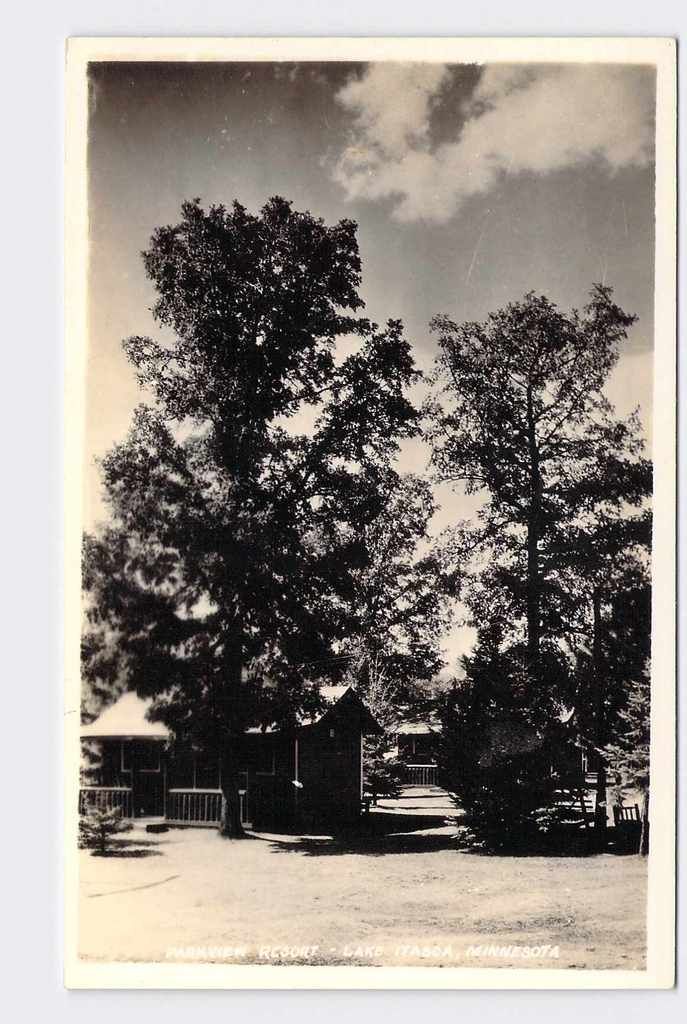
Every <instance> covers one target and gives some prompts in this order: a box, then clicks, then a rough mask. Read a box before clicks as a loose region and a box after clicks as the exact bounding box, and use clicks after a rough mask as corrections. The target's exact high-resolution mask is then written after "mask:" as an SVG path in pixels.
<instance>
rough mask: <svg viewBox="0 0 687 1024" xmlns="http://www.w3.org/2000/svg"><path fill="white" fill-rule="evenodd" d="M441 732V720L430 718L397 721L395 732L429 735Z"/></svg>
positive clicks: (400, 734)
mask: <svg viewBox="0 0 687 1024" xmlns="http://www.w3.org/2000/svg"><path fill="white" fill-rule="evenodd" d="M439 732H441V722H439V721H438V720H436V719H430V720H428V721H425V722H399V724H398V725H397V726H396V733H397V735H399V736H431V735H434V734H435V733H439Z"/></svg>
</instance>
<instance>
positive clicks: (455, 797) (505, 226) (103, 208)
mask: <svg viewBox="0 0 687 1024" xmlns="http://www.w3.org/2000/svg"><path fill="white" fill-rule="evenodd" d="M184 47H185V49H184ZM68 56H69V60H68V92H69V99H70V104H69V107H68V165H67V189H68V250H67V261H68V268H69V271H68V295H67V321H68V325H67V330H68V340H69V346H70V353H71V354H70V357H69V360H68V367H67V370H68V375H67V381H68V383H67V388H68V390H67V404H68V408H69V413H70V415H71V416H73V421H72V428H71V432H70V439H69V442H68V443H69V445H70V446H71V447H69V448H68V470H69V474H70V479H69V481H68V485H69V487H70V502H71V508H72V509H73V517H71V527H70V528H71V530H72V535H73V541H72V547H71V548H69V547H68V556H67V565H68V571H69V573H70V577H69V578H70V581H71V582H70V583H69V584H68V588H67V601H68V605H69V608H70V614H69V616H68V623H67V665H68V669H67V695H66V702H67V710H68V711H69V712H71V713H70V714H68V715H67V716H66V718H67V737H66V742H67V753H68V756H67V762H66V776H67V777H66V780H65V786H66V792H67V811H68V813H67V830H66V832H67V834H66V850H67V883H68V884H67V915H68V938H67V943H68V960H69V966H68V974H67V979H68V983H70V984H73V985H74V986H75V987H79V986H88V985H96V984H97V985H98V987H107V986H108V985H110V984H111V985H113V986H116V985H123V984H125V983H126V984H129V986H130V987H131V986H134V987H135V986H136V985H141V986H149V985H153V984H155V985H156V986H157V987H164V986H165V985H169V986H170V987H180V986H182V985H184V984H188V985H189V986H191V985H195V986H200V987H202V986H203V985H208V986H215V987H224V986H226V987H232V986H238V985H240V986H241V987H258V988H259V987H262V986H270V987H279V986H280V985H281V986H283V987H289V986H291V985H294V986H299V987H347V986H359V987H402V986H405V987H414V986H417V987H422V986H427V987H431V986H432V985H434V984H437V985H438V986H443V987H456V988H459V987H462V986H467V985H469V986H470V987H473V988H479V987H495V986H496V987H498V986H502V987H507V986H517V987H574V986H575V985H580V986H584V985H586V986H587V987H622V986H628V987H642V986H645V987H651V986H658V985H663V986H666V985H670V984H672V977H673V934H672V919H673V918H672V914H673V910H672V908H673V904H674V874H673V871H674V867H673V861H672V856H673V854H672V850H673V843H674V801H675V792H674V760H673V758H674V744H675V722H674V692H675V691H674V686H675V668H674V653H673V652H674V621H675V620H674V615H675V606H674V597H673V595H674V584H675V578H674V547H673V545H674V515H675V508H674V492H673V491H672V487H673V480H674V473H675V437H674V430H675V398H674V359H675V327H674V310H675V291H674V288H675V284H674V279H675V254H674V218H675V208H674V195H673V193H674V186H675V181H674V167H673V166H672V165H671V153H672V155H673V159H674V144H675V139H674V136H675V113H674V103H675V83H674V73H675V68H674V61H675V54H674V45H673V44H672V43H671V42H670V41H665V40H643V41H642V40H622V41H621V40H610V39H609V40H587V41H582V40H578V41H575V42H573V41H568V42H567V43H566V41H564V40H555V41H546V40H539V41H532V40H529V41H528V40H523V41H521V42H518V41H516V40H511V41H505V40H503V41H495V40H479V41H477V40H473V41H469V40H464V41H462V43H459V42H458V41H455V40H454V41H451V40H444V41H441V42H440V43H439V42H437V45H436V47H435V46H433V45H432V44H431V43H430V41H428V40H426V41H422V40H415V41H409V40H406V41H400V42H399V41H395V42H392V41H390V40H368V41H352V40H347V41H344V40H338V41H327V40H310V41H303V40H301V41H298V40H290V41H285V42H284V43H281V44H279V43H268V42H267V41H265V40H243V41H237V40H234V41H228V40H227V41H225V45H224V46H223V43H222V41H221V40H214V41H208V40H205V41H202V40H196V41H194V40H187V41H183V40H146V41H144V40H138V41H137V40H74V41H72V44H71V45H70V50H69V55H68ZM671 197H672V198H671ZM671 225H672V231H671ZM661 887H662V888H661ZM128 970H131V971H133V972H134V973H129V974H127V973H126V971H128ZM107 971H112V972H113V973H112V974H111V976H110V975H108V974H107V973H106V972H107ZM118 971H120V972H123V973H119V974H118V973H117V972H118ZM110 977H111V978H112V980H111V981H110V980H108V979H109V978H110Z"/></svg>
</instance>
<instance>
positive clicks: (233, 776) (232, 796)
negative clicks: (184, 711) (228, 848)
mask: <svg viewBox="0 0 687 1024" xmlns="http://www.w3.org/2000/svg"><path fill="white" fill-rule="evenodd" d="M232 748H234V751H235V741H234V742H232V738H231V737H230V738H229V739H228V741H227V742H226V743H225V748H224V750H223V751H222V771H221V780H222V814H221V820H220V826H219V831H220V835H222V836H224V837H225V838H226V839H243V838H245V835H246V833H245V831H244V828H243V825H242V824H241V798H240V796H239V787H238V779H237V775H238V765H237V760H236V757H235V755H234V751H232Z"/></svg>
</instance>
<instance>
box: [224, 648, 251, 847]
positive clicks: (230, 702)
mask: <svg viewBox="0 0 687 1024" xmlns="http://www.w3.org/2000/svg"><path fill="white" fill-rule="evenodd" d="M241 655H242V651H241V645H240V643H239V644H237V645H236V646H234V647H230V646H229V645H227V656H226V669H225V675H224V679H223V684H222V714H223V718H224V730H223V734H222V750H221V759H220V784H221V787H222V813H221V820H220V827H219V831H220V835H222V836H224V837H225V838H227V839H244V838H245V836H246V833H245V831H244V829H243V825H242V824H241V798H240V797H239V786H238V775H239V770H240V768H241V765H240V764H239V754H240V750H239V744H240V743H241V740H242V737H243V734H244V724H245V723H243V722H242V721H241V720H240V719H241V716H240V714H239V707H240V697H241V676H242V656H241Z"/></svg>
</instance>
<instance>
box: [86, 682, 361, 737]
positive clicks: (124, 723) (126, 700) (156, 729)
mask: <svg viewBox="0 0 687 1024" xmlns="http://www.w3.org/2000/svg"><path fill="white" fill-rule="evenodd" d="M320 694H321V695H322V697H323V698H324V701H325V707H324V709H323V710H321V711H319V712H317V713H316V714H314V715H301V716H300V718H299V720H298V723H297V724H298V726H299V727H300V728H307V727H308V726H312V725H317V724H318V723H319V722H322V721H323V720H324V719H325V718H327V716H328V715H330V714H331V713H332V712H333V711H334V709H335V708H337V707H338V706H339V705H340V703H341V702H342V701H344V700H345V701H346V702H349V701H350V702H353V703H356V704H357V705H358V706H359V710H360V711H361V713H362V716H363V722H364V729H363V731H365V732H370V733H374V732H380V731H381V729H380V726H379V724H378V722H377V721H376V719H375V718H374V717H373V716H372V714H371V713H370V711H369V709H368V708H367V705H366V704H365V703H364V702H363V701H362V700H361V699H360V697H359V696H358V694H357V693H356V692H355V690H354V689H353V688H352V687H351V686H323V687H321V688H320ZM152 704H153V701H152V700H151V699H150V698H147V699H146V698H143V697H139V696H138V694H136V693H133V692H127V693H123V694H122V695H121V697H119V698H118V699H117V700H116V701H115V703H114V704H111V705H110V707H108V708H105V710H104V711H102V712H101V713H100V714H99V715H98V717H97V718H96V719H95V720H94V721H93V722H91V723H90V724H89V725H84V726H82V728H81V737H82V738H83V739H89V738H90V739H152V740H166V739H168V738H169V736H170V731H169V729H168V728H167V727H166V726H165V725H163V724H162V722H151V721H150V720H149V718H148V712H149V711H150V708H151V707H152ZM247 731H248V732H249V733H265V732H267V733H271V732H277V731H278V730H277V728H276V726H274V725H272V726H268V727H267V728H260V727H258V726H256V727H255V728H251V729H248V730H247Z"/></svg>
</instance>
